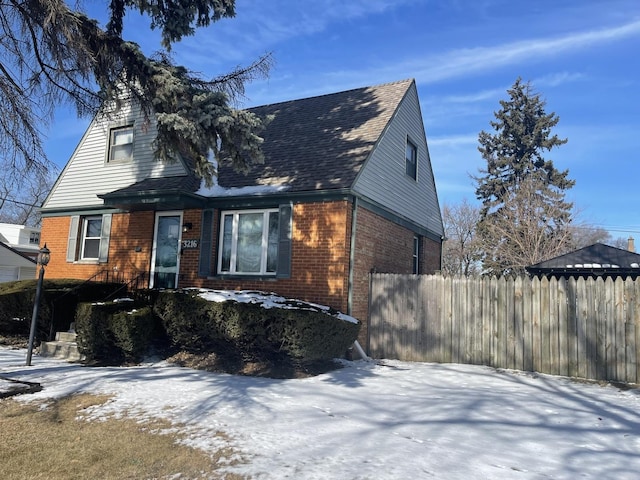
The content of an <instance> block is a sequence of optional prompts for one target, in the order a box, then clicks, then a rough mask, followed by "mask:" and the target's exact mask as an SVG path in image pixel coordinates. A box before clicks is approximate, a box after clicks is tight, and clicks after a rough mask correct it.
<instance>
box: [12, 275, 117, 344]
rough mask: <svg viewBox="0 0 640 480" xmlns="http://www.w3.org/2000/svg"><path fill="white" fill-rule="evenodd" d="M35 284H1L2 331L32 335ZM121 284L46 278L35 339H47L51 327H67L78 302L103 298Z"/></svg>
mask: <svg viewBox="0 0 640 480" xmlns="http://www.w3.org/2000/svg"><path fill="white" fill-rule="evenodd" d="M36 285H37V280H35V279H33V280H19V281H16V282H6V283H0V334H7V335H9V334H10V335H29V330H30V328H31V317H32V315H33V302H34V300H35V292H36ZM120 286H121V285H120V284H118V283H99V282H85V281H84V280H73V279H52V280H48V279H46V278H45V280H44V282H43V286H42V295H41V299H40V308H39V314H38V323H37V330H36V340H42V339H46V338H47V336H48V335H49V332H50V331H51V330H53V331H60V330H67V329H68V328H69V324H70V322H71V319H73V317H74V314H75V309H76V305H77V304H78V302H95V301H98V300H101V299H103V298H105V297H107V296H108V295H109V294H111V293H112V292H114V291H116V289H117V288H119V287H120ZM52 324H53V328H51V327H52Z"/></svg>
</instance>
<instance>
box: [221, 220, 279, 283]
mask: <svg viewBox="0 0 640 480" xmlns="http://www.w3.org/2000/svg"><path fill="white" fill-rule="evenodd" d="M258 213H260V214H262V235H261V240H260V269H259V271H256V272H243V271H238V238H239V235H238V234H239V223H240V216H242V215H250V214H258ZM271 215H275V216H276V217H275V218H276V219H277V222H278V228H277V230H276V235H275V238H273V239H272V240H273V241H271V246H272V247H273V245H274V244H275V258H272V259H271V260H272V263H273V264H274V270H273V271H271V270H267V267H268V263H269V245H270V238H269V219H270V218H271ZM229 216H230V217H231V233H230V239H231V240H230V241H231V245H230V247H231V251H230V252H229V266H228V269H226V270H223V262H224V261H225V255H224V250H225V246H226V245H225V234H226V233H227V230H226V228H227V227H226V225H225V223H226V222H225V218H227V217H229ZM219 225H220V227H219V233H218V248H217V254H218V259H217V260H218V261H217V265H216V272H217V274H218V275H222V276H254V277H260V276H266V277H276V276H277V275H278V266H279V262H278V255H279V244H278V241H279V234H280V209H279V208H260V209H237V210H222V211H220V219H219Z"/></svg>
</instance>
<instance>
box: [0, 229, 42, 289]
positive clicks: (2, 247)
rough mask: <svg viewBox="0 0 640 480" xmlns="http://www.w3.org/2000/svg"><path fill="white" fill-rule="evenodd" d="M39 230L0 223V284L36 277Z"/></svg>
mask: <svg viewBox="0 0 640 480" xmlns="http://www.w3.org/2000/svg"><path fill="white" fill-rule="evenodd" d="M39 244H40V229H39V228H36V227H26V226H24V225H14V224H12V223H0V282H12V281H14V280H26V279H32V278H35V277H36V262H35V259H36V257H37V256H38V249H39V248H40V245H39Z"/></svg>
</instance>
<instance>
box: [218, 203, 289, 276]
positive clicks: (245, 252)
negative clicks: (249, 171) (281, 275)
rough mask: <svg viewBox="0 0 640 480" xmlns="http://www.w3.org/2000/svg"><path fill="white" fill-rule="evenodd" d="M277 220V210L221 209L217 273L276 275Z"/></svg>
mask: <svg viewBox="0 0 640 480" xmlns="http://www.w3.org/2000/svg"><path fill="white" fill-rule="evenodd" d="M279 223H280V222H279V211H278V209H269V210H242V211H228V212H222V215H221V228H220V253H219V258H218V272H219V273H222V274H242V275H275V274H276V271H277V267H278V242H279V228H278V227H279Z"/></svg>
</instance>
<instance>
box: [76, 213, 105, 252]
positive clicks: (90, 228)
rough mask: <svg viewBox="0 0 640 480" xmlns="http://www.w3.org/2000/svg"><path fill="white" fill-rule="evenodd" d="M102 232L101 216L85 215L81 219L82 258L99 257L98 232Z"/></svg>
mask: <svg viewBox="0 0 640 480" xmlns="http://www.w3.org/2000/svg"><path fill="white" fill-rule="evenodd" d="M101 232H102V216H99V217H85V218H84V219H83V220H82V252H81V254H80V258H81V259H82V260H87V259H94V260H97V259H98V258H99V257H100V233H101Z"/></svg>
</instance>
